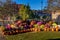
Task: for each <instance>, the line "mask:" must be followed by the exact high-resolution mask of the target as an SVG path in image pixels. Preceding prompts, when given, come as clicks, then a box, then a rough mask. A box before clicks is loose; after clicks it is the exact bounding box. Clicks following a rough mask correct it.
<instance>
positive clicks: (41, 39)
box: [5, 32, 60, 40]
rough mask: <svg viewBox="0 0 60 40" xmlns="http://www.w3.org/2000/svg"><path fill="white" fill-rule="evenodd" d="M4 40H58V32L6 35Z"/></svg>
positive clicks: (59, 36)
mask: <svg viewBox="0 0 60 40" xmlns="http://www.w3.org/2000/svg"><path fill="white" fill-rule="evenodd" d="M5 38H6V40H49V39H59V38H60V32H36V33H35V32H29V33H23V34H17V35H7V36H6V37H5Z"/></svg>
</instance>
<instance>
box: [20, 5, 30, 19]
mask: <svg viewBox="0 0 60 40" xmlns="http://www.w3.org/2000/svg"><path fill="white" fill-rule="evenodd" d="M19 15H20V17H21V18H22V20H26V19H29V17H30V7H29V5H22V6H21V7H20V9H19Z"/></svg>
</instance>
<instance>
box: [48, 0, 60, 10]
mask: <svg viewBox="0 0 60 40" xmlns="http://www.w3.org/2000/svg"><path fill="white" fill-rule="evenodd" d="M48 10H49V11H56V10H60V0H48Z"/></svg>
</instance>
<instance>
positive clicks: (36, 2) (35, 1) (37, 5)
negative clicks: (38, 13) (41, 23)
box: [13, 0, 47, 10]
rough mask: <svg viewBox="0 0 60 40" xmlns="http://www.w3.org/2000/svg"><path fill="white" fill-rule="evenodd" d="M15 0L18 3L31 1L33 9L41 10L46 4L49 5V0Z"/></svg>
mask: <svg viewBox="0 0 60 40" xmlns="http://www.w3.org/2000/svg"><path fill="white" fill-rule="evenodd" d="M13 1H15V2H16V3H17V4H28V3H29V5H30V7H31V9H35V10H41V9H43V8H44V7H45V6H47V0H13ZM41 1H43V4H41ZM41 6H42V7H41Z"/></svg>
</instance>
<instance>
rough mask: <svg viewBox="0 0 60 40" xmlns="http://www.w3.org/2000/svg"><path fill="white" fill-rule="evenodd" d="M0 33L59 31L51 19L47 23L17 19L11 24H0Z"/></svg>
mask: <svg viewBox="0 0 60 40" xmlns="http://www.w3.org/2000/svg"><path fill="white" fill-rule="evenodd" d="M0 29H1V30H2V34H4V35H14V34H19V33H25V32H40V31H59V27H58V26H57V24H56V23H52V22H51V21H50V22H48V23H44V22H40V21H34V20H33V21H30V22H29V21H28V22H26V21H25V22H23V21H21V20H18V21H16V22H14V23H13V24H7V25H6V26H1V27H0Z"/></svg>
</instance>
